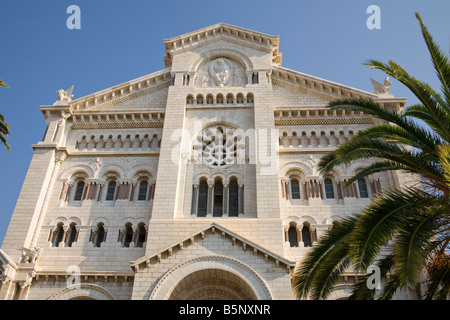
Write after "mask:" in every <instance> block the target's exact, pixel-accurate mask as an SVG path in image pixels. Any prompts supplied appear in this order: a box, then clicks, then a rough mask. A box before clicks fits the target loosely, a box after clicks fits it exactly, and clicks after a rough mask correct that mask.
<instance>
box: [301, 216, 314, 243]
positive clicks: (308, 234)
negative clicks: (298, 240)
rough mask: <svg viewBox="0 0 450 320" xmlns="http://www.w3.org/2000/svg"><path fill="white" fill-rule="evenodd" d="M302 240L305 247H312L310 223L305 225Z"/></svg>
mask: <svg viewBox="0 0 450 320" xmlns="http://www.w3.org/2000/svg"><path fill="white" fill-rule="evenodd" d="M302 240H303V245H304V246H305V247H312V239H311V229H310V224H309V222H304V223H303V228H302Z"/></svg>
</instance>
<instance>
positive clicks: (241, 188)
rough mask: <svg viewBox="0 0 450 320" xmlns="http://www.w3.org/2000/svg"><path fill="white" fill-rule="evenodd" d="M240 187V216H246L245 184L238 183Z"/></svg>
mask: <svg viewBox="0 0 450 320" xmlns="http://www.w3.org/2000/svg"><path fill="white" fill-rule="evenodd" d="M238 185H239V195H238V205H239V212H238V213H239V215H241V214H244V182H242V181H238Z"/></svg>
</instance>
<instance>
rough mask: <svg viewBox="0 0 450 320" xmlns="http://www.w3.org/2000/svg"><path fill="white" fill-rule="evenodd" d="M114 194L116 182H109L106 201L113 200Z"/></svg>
mask: <svg viewBox="0 0 450 320" xmlns="http://www.w3.org/2000/svg"><path fill="white" fill-rule="evenodd" d="M115 194H116V181H110V182H109V183H108V188H107V190H106V198H105V200H107V201H112V200H114V195H115Z"/></svg>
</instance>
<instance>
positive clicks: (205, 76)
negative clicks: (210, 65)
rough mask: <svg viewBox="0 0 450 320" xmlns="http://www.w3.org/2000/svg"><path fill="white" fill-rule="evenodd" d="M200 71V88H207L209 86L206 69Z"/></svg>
mask: <svg viewBox="0 0 450 320" xmlns="http://www.w3.org/2000/svg"><path fill="white" fill-rule="evenodd" d="M202 71H203V77H202V87H207V86H208V85H209V76H208V69H207V68H204V69H203V70H202Z"/></svg>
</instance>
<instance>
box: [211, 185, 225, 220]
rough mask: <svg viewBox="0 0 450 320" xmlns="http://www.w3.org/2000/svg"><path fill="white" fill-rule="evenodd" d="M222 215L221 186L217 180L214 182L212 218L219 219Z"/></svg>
mask: <svg viewBox="0 0 450 320" xmlns="http://www.w3.org/2000/svg"><path fill="white" fill-rule="evenodd" d="M222 213H223V184H222V180H220V179H218V180H216V181H215V182H214V209H213V217H221V216H222Z"/></svg>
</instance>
